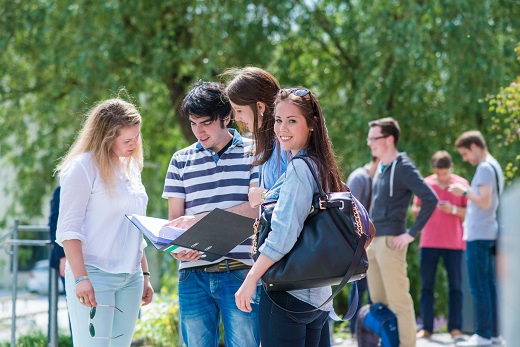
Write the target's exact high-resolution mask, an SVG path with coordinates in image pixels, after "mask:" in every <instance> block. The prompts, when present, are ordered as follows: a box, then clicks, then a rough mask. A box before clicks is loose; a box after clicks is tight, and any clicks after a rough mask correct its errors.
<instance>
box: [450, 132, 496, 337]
mask: <svg viewBox="0 0 520 347" xmlns="http://www.w3.org/2000/svg"><path fill="white" fill-rule="evenodd" d="M455 147H457V150H458V151H459V153H460V155H461V156H462V160H464V161H465V162H467V163H469V164H471V165H473V166H476V167H477V170H476V171H475V176H473V178H472V180H471V186H468V185H465V184H462V183H454V184H452V185H450V187H449V190H450V192H452V193H453V195H455V196H465V197H466V198H467V199H468V207H467V210H466V219H465V220H464V240H466V264H467V267H468V279H469V288H470V291H471V296H473V301H474V304H475V314H476V318H477V320H476V331H475V334H473V335H472V336H471V338H470V339H469V340H468V341H464V342H459V343H458V344H457V345H458V346H490V345H491V344H501V343H502V338H501V337H500V334H499V331H498V307H497V289H496V271H495V260H496V240H497V237H498V221H497V209H498V202H499V198H500V193H501V192H502V189H503V186H504V179H503V174H502V168H501V166H500V164H499V163H498V162H497V161H496V159H495V158H493V156H492V155H491V154H490V153H489V152H488V149H487V146H486V141H485V140H484V137H483V136H482V134H481V133H480V131H478V130H471V131H466V132H464V133H462V134H461V135H460V136H459V137H458V138H457V140H456V141H455Z"/></svg>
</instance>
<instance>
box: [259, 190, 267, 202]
mask: <svg viewBox="0 0 520 347" xmlns="http://www.w3.org/2000/svg"><path fill="white" fill-rule="evenodd" d="M266 193H267V190H264V191H263V192H262V194H260V199H262V201H264V200H265V194H266Z"/></svg>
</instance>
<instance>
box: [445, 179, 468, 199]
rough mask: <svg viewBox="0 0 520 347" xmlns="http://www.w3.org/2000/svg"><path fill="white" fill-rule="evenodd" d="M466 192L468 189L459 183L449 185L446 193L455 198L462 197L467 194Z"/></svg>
mask: <svg viewBox="0 0 520 347" xmlns="http://www.w3.org/2000/svg"><path fill="white" fill-rule="evenodd" d="M468 191H469V187H468V186H467V185H465V184H462V183H459V182H457V183H453V184H450V186H449V187H448V192H450V193H452V194H453V195H455V196H462V195H464V192H466V193H467V192H468Z"/></svg>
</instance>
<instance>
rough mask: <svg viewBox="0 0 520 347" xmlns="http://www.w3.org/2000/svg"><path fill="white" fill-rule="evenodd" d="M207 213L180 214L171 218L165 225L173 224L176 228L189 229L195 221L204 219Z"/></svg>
mask: <svg viewBox="0 0 520 347" xmlns="http://www.w3.org/2000/svg"><path fill="white" fill-rule="evenodd" d="M205 215H207V213H201V214H197V215H194V216H180V217H179V218H175V219H174V220H171V221H170V222H169V223H167V224H165V225H164V226H172V227H176V228H181V229H189V228H191V227H192V226H193V225H194V224H195V223H197V222H198V221H199V220H201V219H202V217H204V216H205Z"/></svg>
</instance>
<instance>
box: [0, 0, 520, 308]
mask: <svg viewBox="0 0 520 347" xmlns="http://www.w3.org/2000/svg"><path fill="white" fill-rule="evenodd" d="M518 37H520V6H518V1H517V0H499V1H494V0H482V1H478V2H475V1H470V0H460V1H456V2H446V1H441V0H432V1H427V2H424V1H423V2H413V1H397V0H390V1H388V0H374V1H359V0H354V1H344V0H316V1H303V0H300V1H297V0H280V1H268V2H265V1H258V0H250V1H243V2H236V1H230V0H218V1H203V0H195V1H193V0H190V1H187V0H162V1H153V2H150V1H145V0H135V1H130V2H128V1H126V2H122V1H120V0H106V1H102V2H93V3H89V4H88V5H87V4H84V2H82V1H78V0H67V1H65V0H53V1H50V0H41V1H19V0H15V1H13V0H0V52H2V54H1V55H0V76H1V77H0V151H1V153H0V156H1V158H2V160H3V162H6V164H7V165H10V166H12V168H13V170H14V175H15V178H16V179H15V182H13V183H12V184H9V186H8V188H7V189H8V190H9V191H10V193H11V194H12V196H13V198H14V202H13V204H12V205H11V206H9V208H8V209H7V210H6V211H3V212H2V215H0V219H2V218H5V217H6V216H7V215H9V216H11V217H14V218H16V217H20V216H24V217H25V218H26V219H28V220H31V219H32V218H33V217H38V216H41V214H42V212H46V211H42V206H43V203H44V201H45V199H47V198H48V196H49V193H50V192H51V191H52V189H53V188H54V186H55V185H56V179H55V178H54V177H53V169H54V167H55V166H56V164H57V162H58V160H59V159H58V158H60V157H62V156H63V155H64V154H65V153H66V151H67V149H68V148H69V146H70V144H71V143H72V141H73V139H74V137H75V135H76V134H77V132H78V130H79V129H80V127H81V124H82V122H83V119H84V115H85V113H86V111H87V110H88V109H89V108H91V107H92V106H93V105H94V104H95V103H96V102H97V101H99V100H103V99H107V98H109V97H112V96H114V95H116V94H117V92H118V91H119V90H120V89H121V88H122V87H125V88H126V90H127V91H128V93H129V94H130V95H131V96H132V97H133V99H134V101H135V102H136V103H137V104H138V105H139V109H140V111H141V114H142V116H143V126H142V133H143V138H144V146H145V148H144V149H145V160H146V166H145V169H144V171H143V183H144V184H145V186H146V187H147V191H148V194H149V197H150V201H149V207H148V214H150V215H154V216H161V217H165V216H166V215H167V208H166V202H165V200H163V199H161V198H160V196H161V191H162V187H163V182H164V175H165V172H166V168H167V165H168V161H169V159H170V157H171V155H172V153H173V152H175V151H176V150H179V149H181V148H182V147H184V146H186V145H187V144H189V143H191V142H192V141H193V140H194V138H193V135H192V133H191V130H190V127H189V124H188V122H186V120H184V119H180V117H179V115H178V112H177V109H178V106H179V103H180V101H181V99H182V98H183V96H184V94H185V93H186V91H187V90H188V89H189V88H190V84H191V83H193V82H195V81H196V80H197V79H199V78H204V79H206V80H210V79H215V78H216V76H217V75H218V74H219V73H220V72H222V70H224V69H225V68H228V67H232V66H245V65H257V66H260V67H265V68H267V69H268V70H270V71H271V72H273V74H274V75H275V76H276V77H277V78H278V79H279V80H280V82H281V83H282V85H283V86H287V87H288V86H296V85H303V86H306V87H309V88H311V89H312V91H313V93H314V94H316V95H317V96H318V98H319V100H320V103H321V105H322V107H323V110H324V115H325V117H326V119H327V123H328V128H329V134H330V136H331V138H332V141H333V144H334V146H335V149H336V152H337V155H338V157H339V162H340V164H341V166H342V168H343V171H344V178H346V177H347V176H348V174H349V173H350V172H351V171H352V170H353V169H355V168H356V167H359V166H361V165H362V164H364V163H365V162H366V161H368V158H369V150H368V148H367V146H366V143H365V137H366V134H367V122H368V121H370V120H372V119H375V118H379V117H383V116H393V117H394V118H396V119H397V120H398V121H399V123H400V125H401V130H402V141H401V142H400V145H399V147H400V150H403V151H406V152H408V154H409V155H410V156H411V158H413V159H414V160H415V162H416V163H417V166H418V168H419V169H420V170H421V172H422V173H423V175H425V176H426V173H428V172H429V159H430V157H431V155H432V154H433V153H434V152H435V151H437V150H440V149H445V150H448V151H449V152H450V153H451V154H452V155H453V158H454V160H455V167H456V171H457V173H458V174H460V175H461V176H463V177H466V178H470V177H471V176H472V175H473V170H474V168H473V167H471V166H470V165H468V164H462V163H461V160H460V159H459V156H458V154H457V153H456V151H455V149H454V146H453V142H454V140H455V138H456V137H457V136H458V135H460V133H461V132H463V131H465V130H469V129H480V130H482V131H483V132H484V136H485V137H486V139H487V141H488V145H489V147H490V151H491V153H492V154H493V155H494V156H495V157H496V158H497V159H498V161H499V162H501V163H503V164H504V165H505V169H506V175H507V179H508V181H511V180H512V179H513V178H515V177H518V176H519V175H520V173H519V171H518V169H517V168H518V160H519V158H518V153H520V150H519V147H518V134H517V133H516V135H515V131H516V129H518V107H517V106H515V103H516V105H518V98H517V96H518V83H519V81H518V79H517V80H516V82H514V81H515V76H519V75H520V66H519V65H518V64H517V62H516V61H515V59H514V52H513V49H514V47H515V46H516V45H517V44H518ZM501 86H508V87H505V88H503V89H500V87H501ZM497 91H499V94H497V95H496V96H494V97H490V98H489V99H488V100H489V102H490V105H489V107H490V109H488V105H486V104H485V103H482V102H479V99H484V98H486V95H493V94H495V93H496V92H497ZM515 107H516V108H515ZM515 122H516V123H515ZM515 127H516V128H515ZM515 136H516V137H515ZM515 141H516V142H515ZM413 247H415V246H412V247H410V250H409V257H416V254H415V255H414V251H413ZM158 257H159V256H158ZM162 266H163V265H162V262H161V267H162ZM170 266H173V263H171V262H169V263H166V265H165V266H164V269H163V268H162V270H161V271H162V272H163V273H168V272H170V271H176V270H175V269H172V268H171V267H170ZM412 268H413V266H412V265H411V263H410V268H409V269H410V271H411V270H412ZM414 276H418V274H417V273H412V274H411V285H412V291H413V293H412V295H413V297H414V299H416V298H417V297H418V295H417V293H416V292H415V290H416V289H415V288H417V283H418V282H416V281H415V279H413V277H414ZM342 296H343V298H339V300H340V301H341V300H344V295H343V294H342Z"/></svg>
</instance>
